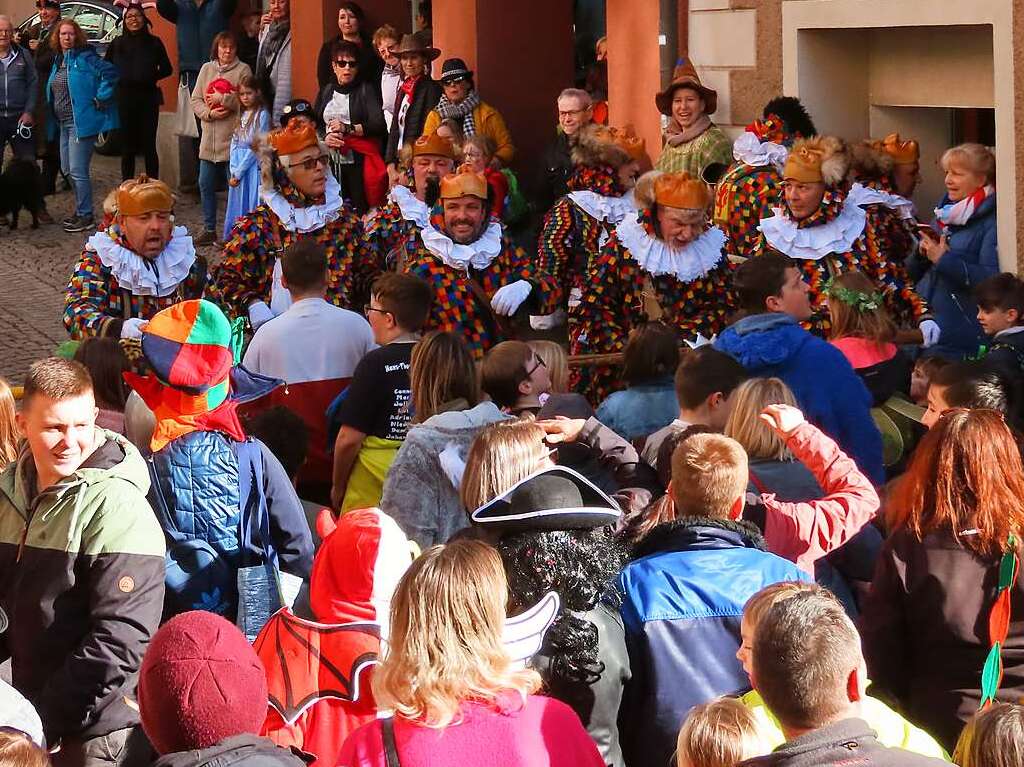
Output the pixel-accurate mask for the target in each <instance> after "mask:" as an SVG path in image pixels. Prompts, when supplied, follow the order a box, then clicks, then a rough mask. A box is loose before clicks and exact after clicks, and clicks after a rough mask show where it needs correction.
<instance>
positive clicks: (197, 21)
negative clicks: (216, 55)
mask: <svg viewBox="0 0 1024 767" xmlns="http://www.w3.org/2000/svg"><path fill="white" fill-rule="evenodd" d="M236 7H238V0H206V2H204V3H199V4H197V3H196V2H195V0H157V3H156V10H157V13H159V14H160V15H161V16H163V17H164V18H165V19H167V21H169V22H171V23H172V24H174V25H175V27H176V28H177V32H178V71H179V72H198V71H199V70H200V69H202V67H203V64H205V63H206V62H207V61H209V60H210V49H211V48H212V47H213V38H215V37H216V36H217V35H219V34H220V33H221V32H224V31H226V30H227V28H228V24H229V23H230V22H231V17H232V16H233V15H234V13H235V8H236ZM258 7H259V6H257V8H258Z"/></svg>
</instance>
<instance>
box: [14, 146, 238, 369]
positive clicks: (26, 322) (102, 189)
mask: <svg viewBox="0 0 1024 767" xmlns="http://www.w3.org/2000/svg"><path fill="white" fill-rule="evenodd" d="M92 179H93V199H94V201H95V207H96V213H97V214H99V213H100V212H101V206H102V203H103V199H104V197H106V195H107V193H108V192H109V191H110V190H111V189H112V188H113V187H114V186H115V185H116V184H118V183H120V180H121V161H120V158H117V157H102V156H100V155H96V156H95V157H94V158H93V163H92ZM58 184H59V181H58ZM46 200H47V208H48V209H49V211H50V215H52V216H53V218H54V221H56V222H57V223H55V224H51V225H49V226H40V227H39V228H38V229H31V228H30V226H29V225H30V224H31V219H30V218H28V217H27V216H26V214H25V213H24V212H22V214H21V220H20V221H19V228H18V229H17V230H16V231H14V232H12V231H10V230H9V229H7V228H6V227H0V375H2V376H3V377H5V378H7V380H9V381H11V382H12V383H16V384H17V383H21V380H22V378H23V377H24V375H25V372H26V371H27V370H28V366H29V364H31V363H32V362H33V361H34V360H37V359H39V358H40V357H45V356H47V355H49V354H51V353H52V352H53V350H54V349H55V348H56V347H57V345H58V344H60V343H61V342H63V341H66V340H67V338H68V334H67V331H66V330H65V329H64V324H63V322H62V321H61V316H62V313H63V311H64V288H65V286H66V285H67V282H68V278H69V277H70V276H71V268H72V266H73V265H74V263H75V261H76V260H77V259H78V256H79V254H80V252H81V250H82V245H83V244H84V243H85V240H86V239H87V238H88V236H90V235H91V234H92V232H83V233H81V234H68V233H67V232H65V231H64V230H63V229H62V228H61V227H60V221H61V220H62V219H63V218H65V217H66V216H70V215H71V214H72V213H73V209H74V194H73V193H71V192H60V193H58V194H57V195H56V196H55V197H47V198H46ZM223 205H224V202H223V199H222V200H221V211H222V212H223ZM176 223H178V224H180V225H183V226H187V227H188V228H189V231H191V232H192V233H193V234H198V233H199V232H201V231H202V212H201V210H200V207H199V198H198V197H197V196H192V195H183V196H182V197H181V198H180V199H179V201H178V207H177V210H176ZM204 255H205V256H206V257H207V259H210V260H214V256H215V249H214V248H207V249H205V251H204Z"/></svg>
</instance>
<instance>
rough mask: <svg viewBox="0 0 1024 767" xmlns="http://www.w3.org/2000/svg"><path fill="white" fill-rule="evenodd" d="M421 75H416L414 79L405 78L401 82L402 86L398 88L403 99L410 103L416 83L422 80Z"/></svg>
mask: <svg viewBox="0 0 1024 767" xmlns="http://www.w3.org/2000/svg"><path fill="white" fill-rule="evenodd" d="M422 77H423V75H416V77H407V78H405V79H404V80H402V84H401V85H399V86H398V90H400V91H401V92H402V93H404V94H405V97H406V98H407V99H409V101H412V94H413V92H414V91H415V90H416V83H418V82H419V81H420V79H422Z"/></svg>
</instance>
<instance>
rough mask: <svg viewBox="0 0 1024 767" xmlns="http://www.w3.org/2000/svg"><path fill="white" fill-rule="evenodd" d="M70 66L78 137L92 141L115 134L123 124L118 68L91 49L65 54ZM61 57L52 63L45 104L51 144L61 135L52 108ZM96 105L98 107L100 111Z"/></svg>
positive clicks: (79, 49) (76, 134)
mask: <svg viewBox="0 0 1024 767" xmlns="http://www.w3.org/2000/svg"><path fill="white" fill-rule="evenodd" d="M63 55H64V58H65V59H66V60H67V65H68V89H69V90H70V91H71V106H72V108H73V110H74V115H75V136H76V137H77V138H80V139H82V138H90V137H92V136H97V135H99V134H100V133H103V132H104V131H110V130H116V129H117V128H118V127H120V125H121V123H120V121H119V120H118V116H117V102H116V101H115V100H114V96H115V94H116V90H117V81H118V78H119V75H118V71H117V67H116V66H114V65H113V64H111V63H110V62H109V61H105V60H104V59H103V58H101V57H100V55H99V54H98V53H96V49H95V48H93V47H92V46H91V45H87V46H85V47H84V48H73V49H71V50H70V51H64V54H63ZM60 61H61V57H60V55H58V56H56V57H55V58H54V60H53V66H52V67H51V68H50V77H49V79H48V80H47V81H46V102H47V104H49V106H50V119H48V120H47V121H46V132H47V135H48V136H49V138H50V140H51V141H56V140H57V136H58V135H60V121H59V120H58V119H57V113H56V112H55V111H54V108H53V88H52V86H53V78H54V77H55V76H56V74H57V70H58V69H59V68H60ZM97 102H98V103H99V107H100V108H97Z"/></svg>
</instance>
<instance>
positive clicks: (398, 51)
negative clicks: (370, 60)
mask: <svg viewBox="0 0 1024 767" xmlns="http://www.w3.org/2000/svg"><path fill="white" fill-rule="evenodd" d="M392 53H393V54H394V55H395V56H401V55H402V54H403V53H419V54H421V55H422V56H424V57H426V59H427V61H433V60H434V59H436V58H437V57H438V56H440V55H441V51H440V50H438V49H437V48H431V47H428V46H426V45H424V44H423V43H422V42H421V41H420V39H419V38H418V37H416V35H402V42H401V43H399V44H398V47H397V48H395V49H394V50H393V51H392Z"/></svg>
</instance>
